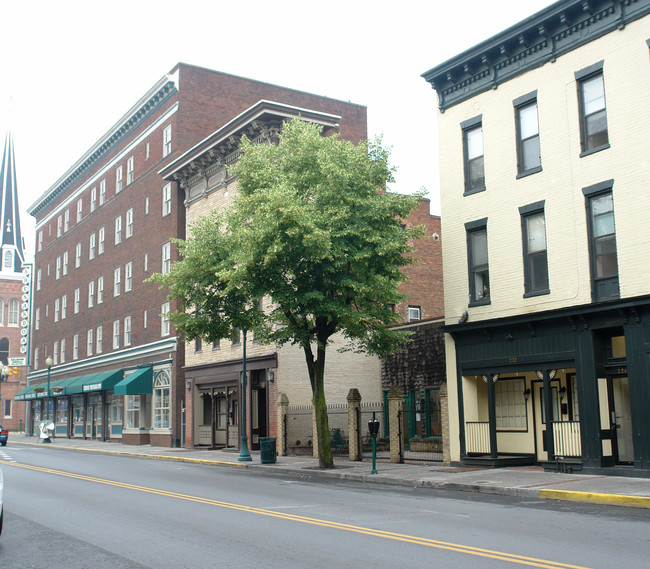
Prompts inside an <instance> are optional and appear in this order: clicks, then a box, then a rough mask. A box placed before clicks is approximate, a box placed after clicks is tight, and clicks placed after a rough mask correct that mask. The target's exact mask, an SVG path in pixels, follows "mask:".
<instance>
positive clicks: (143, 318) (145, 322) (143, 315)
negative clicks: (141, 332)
mask: <svg viewBox="0 0 650 569" xmlns="http://www.w3.org/2000/svg"><path fill="white" fill-rule="evenodd" d="M148 314H149V313H148V312H147V311H146V310H143V311H142V327H143V328H144V329H146V328H147V315H148Z"/></svg>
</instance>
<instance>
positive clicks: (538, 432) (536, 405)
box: [533, 380, 560, 462]
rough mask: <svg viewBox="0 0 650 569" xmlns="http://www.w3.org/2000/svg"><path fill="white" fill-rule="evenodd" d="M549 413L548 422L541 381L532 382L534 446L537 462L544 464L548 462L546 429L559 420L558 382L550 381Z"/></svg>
mask: <svg viewBox="0 0 650 569" xmlns="http://www.w3.org/2000/svg"><path fill="white" fill-rule="evenodd" d="M550 385H551V413H552V417H551V418H550V421H549V420H547V417H546V408H545V406H544V384H543V383H542V382H541V381H535V382H533V409H534V413H535V446H536V448H537V460H538V461H539V462H545V461H547V460H548V449H547V444H546V441H547V440H548V439H547V437H546V431H547V429H552V425H551V421H559V420H560V402H559V398H558V390H559V387H560V382H559V381H558V380H555V381H551V384H550Z"/></svg>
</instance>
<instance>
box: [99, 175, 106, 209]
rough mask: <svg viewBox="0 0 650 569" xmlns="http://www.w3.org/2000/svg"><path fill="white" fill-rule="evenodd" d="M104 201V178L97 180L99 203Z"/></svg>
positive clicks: (102, 203)
mask: <svg viewBox="0 0 650 569" xmlns="http://www.w3.org/2000/svg"><path fill="white" fill-rule="evenodd" d="M105 201H106V180H102V181H101V182H99V205H104V202H105Z"/></svg>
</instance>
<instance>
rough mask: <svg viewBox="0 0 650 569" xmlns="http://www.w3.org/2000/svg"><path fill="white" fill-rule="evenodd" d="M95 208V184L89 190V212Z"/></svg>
mask: <svg viewBox="0 0 650 569" xmlns="http://www.w3.org/2000/svg"><path fill="white" fill-rule="evenodd" d="M96 209H97V186H95V187H94V188H93V189H92V190H90V213H92V212H93V211H95V210H96Z"/></svg>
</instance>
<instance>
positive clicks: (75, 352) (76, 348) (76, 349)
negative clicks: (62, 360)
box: [72, 334, 79, 360]
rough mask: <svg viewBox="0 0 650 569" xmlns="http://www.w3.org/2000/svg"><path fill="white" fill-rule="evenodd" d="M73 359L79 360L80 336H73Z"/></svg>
mask: <svg viewBox="0 0 650 569" xmlns="http://www.w3.org/2000/svg"><path fill="white" fill-rule="evenodd" d="M72 359H73V360H78V359H79V334H75V335H74V336H72Z"/></svg>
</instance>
